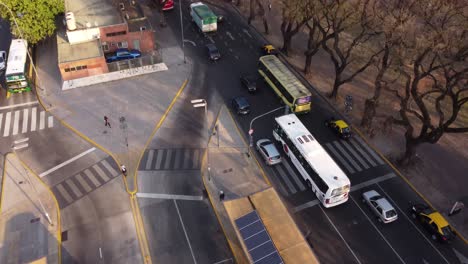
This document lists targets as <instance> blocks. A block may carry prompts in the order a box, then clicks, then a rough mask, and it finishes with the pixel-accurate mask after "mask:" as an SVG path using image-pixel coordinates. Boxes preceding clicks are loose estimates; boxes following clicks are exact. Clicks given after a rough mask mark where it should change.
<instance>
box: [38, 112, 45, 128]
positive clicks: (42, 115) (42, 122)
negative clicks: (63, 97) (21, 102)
mask: <svg viewBox="0 0 468 264" xmlns="http://www.w3.org/2000/svg"><path fill="white" fill-rule="evenodd" d="M44 127H45V112H44V111H41V113H40V118H39V130H42V129H44Z"/></svg>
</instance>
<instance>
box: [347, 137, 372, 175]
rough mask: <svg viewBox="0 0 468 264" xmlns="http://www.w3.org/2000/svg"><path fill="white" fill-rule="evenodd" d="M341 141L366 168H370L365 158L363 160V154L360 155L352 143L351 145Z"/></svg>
mask: <svg viewBox="0 0 468 264" xmlns="http://www.w3.org/2000/svg"><path fill="white" fill-rule="evenodd" d="M341 143H342V144H343V145H344V146H345V148H346V149H348V150H349V152H351V154H352V155H353V156H354V157H355V158H356V159H357V160H358V161H359V163H361V164H362V165H363V166H364V168H366V170H367V169H369V165H367V163H366V162H365V161H364V160H362V158H361V156H359V155H358V154H357V153H356V151H354V149H353V148H352V147H351V145H349V143H348V142H346V141H341Z"/></svg>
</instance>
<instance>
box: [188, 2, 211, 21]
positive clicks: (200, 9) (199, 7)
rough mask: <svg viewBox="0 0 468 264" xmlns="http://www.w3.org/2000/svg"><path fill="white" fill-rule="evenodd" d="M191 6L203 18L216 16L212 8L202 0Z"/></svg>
mask: <svg viewBox="0 0 468 264" xmlns="http://www.w3.org/2000/svg"><path fill="white" fill-rule="evenodd" d="M190 7H191V8H192V9H193V10H194V11H195V12H196V13H197V15H198V16H199V17H201V18H202V19H207V18H210V17H216V15H215V14H214V13H213V11H211V9H210V8H209V7H208V6H207V5H205V4H203V3H202V2H197V3H193V4H191V5H190Z"/></svg>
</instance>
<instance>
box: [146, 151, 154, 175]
mask: <svg viewBox="0 0 468 264" xmlns="http://www.w3.org/2000/svg"><path fill="white" fill-rule="evenodd" d="M153 155H154V149H150V151H149V152H148V159H147V160H146V167H145V168H146V170H150V169H151V163H152V162H153Z"/></svg>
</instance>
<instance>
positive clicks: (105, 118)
mask: <svg viewBox="0 0 468 264" xmlns="http://www.w3.org/2000/svg"><path fill="white" fill-rule="evenodd" d="M104 122H105V123H104V126H106V127H107V126H108V127H109V128H111V124H110V123H109V118H108V117H107V116H104Z"/></svg>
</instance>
